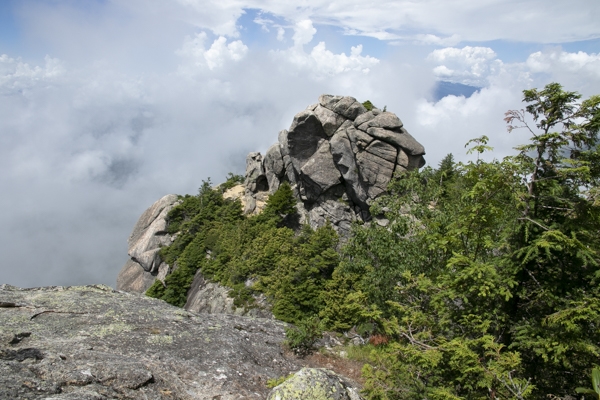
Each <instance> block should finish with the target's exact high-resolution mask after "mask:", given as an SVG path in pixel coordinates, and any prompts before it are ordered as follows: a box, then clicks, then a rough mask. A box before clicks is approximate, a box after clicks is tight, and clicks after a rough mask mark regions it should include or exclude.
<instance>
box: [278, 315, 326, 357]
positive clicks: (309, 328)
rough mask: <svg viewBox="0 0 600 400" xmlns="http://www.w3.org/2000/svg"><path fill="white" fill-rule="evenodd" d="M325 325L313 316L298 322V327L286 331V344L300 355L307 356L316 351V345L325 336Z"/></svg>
mask: <svg viewBox="0 0 600 400" xmlns="http://www.w3.org/2000/svg"><path fill="white" fill-rule="evenodd" d="M323 330H324V324H323V322H322V321H321V320H320V319H319V318H318V317H317V316H312V317H308V318H306V319H303V320H300V321H298V322H297V324H296V326H293V327H291V328H286V329H285V336H286V337H287V341H286V344H287V345H288V346H289V347H290V348H291V349H292V350H294V352H295V353H296V354H298V355H301V356H305V355H307V354H310V353H311V352H312V351H313V350H314V345H315V343H316V341H317V340H319V339H320V338H321V337H322V335H323Z"/></svg>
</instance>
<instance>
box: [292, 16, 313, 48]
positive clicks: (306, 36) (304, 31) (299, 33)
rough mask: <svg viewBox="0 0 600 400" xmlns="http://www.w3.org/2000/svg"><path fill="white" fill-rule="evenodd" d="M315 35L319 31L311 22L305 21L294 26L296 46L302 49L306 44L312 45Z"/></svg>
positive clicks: (293, 38)
mask: <svg viewBox="0 0 600 400" xmlns="http://www.w3.org/2000/svg"><path fill="white" fill-rule="evenodd" d="M315 33H317V30H316V29H315V28H314V27H313V24H312V21H311V20H309V19H305V20H302V21H298V22H296V25H295V26H294V36H293V37H292V40H293V41H294V46H296V47H302V46H304V45H305V44H308V43H310V41H311V40H312V38H313V36H314V35H315Z"/></svg>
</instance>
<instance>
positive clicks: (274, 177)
mask: <svg viewBox="0 0 600 400" xmlns="http://www.w3.org/2000/svg"><path fill="white" fill-rule="evenodd" d="M263 166H264V170H265V175H266V177H267V183H268V185H269V192H271V193H275V191H276V190H277V189H279V184H280V183H281V178H282V177H283V176H284V173H285V166H284V164H283V156H282V155H281V147H280V146H279V144H278V143H276V144H274V145H272V146H271V147H269V150H267V152H266V154H265V158H264V160H263Z"/></svg>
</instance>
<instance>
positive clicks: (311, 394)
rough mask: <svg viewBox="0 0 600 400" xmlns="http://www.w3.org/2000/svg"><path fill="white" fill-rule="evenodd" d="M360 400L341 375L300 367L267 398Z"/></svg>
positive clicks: (354, 389) (288, 399) (320, 369)
mask: <svg viewBox="0 0 600 400" xmlns="http://www.w3.org/2000/svg"><path fill="white" fill-rule="evenodd" d="M305 399H319V400H361V399H362V397H360V396H359V394H358V390H357V389H356V388H355V387H353V386H352V385H351V383H350V382H348V381H347V380H346V379H344V378H343V377H341V376H339V375H337V374H336V373H335V372H333V371H330V370H328V369H323V368H302V369H301V370H300V371H298V372H296V373H295V374H294V376H292V377H291V378H289V379H287V380H286V381H285V382H283V383H282V384H281V385H279V386H276V387H274V388H273V390H272V391H271V392H270V393H269V396H268V397H267V400H305Z"/></svg>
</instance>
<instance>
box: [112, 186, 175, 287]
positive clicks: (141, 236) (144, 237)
mask: <svg viewBox="0 0 600 400" xmlns="http://www.w3.org/2000/svg"><path fill="white" fill-rule="evenodd" d="M177 204H178V199H177V195H174V194H168V195H166V196H164V197H163V198H161V199H160V200H158V201H157V202H156V203H154V204H152V205H151V206H150V207H149V208H148V209H147V210H146V211H144V213H143V214H142V215H141V216H140V218H139V219H138V221H137V223H136V224H135V226H134V228H133V231H132V232H131V235H130V236H129V240H128V241H127V244H128V245H129V251H128V254H129V260H128V261H127V263H126V264H125V265H124V266H123V268H122V269H121V271H120V272H119V275H118V276H117V289H119V290H125V291H129V292H137V293H143V292H145V291H146V290H147V289H148V288H149V287H150V286H152V283H154V281H155V280H156V279H157V278H158V279H161V280H164V278H165V276H166V275H167V274H168V273H169V272H170V268H169V266H168V265H167V264H165V263H163V262H161V259H160V255H159V254H158V252H159V251H160V247H161V246H166V245H168V244H170V243H171V239H172V238H171V235H169V234H168V233H167V231H166V228H167V219H166V218H167V214H168V213H169V211H171V209H172V208H173V207H175V206H176V205H177Z"/></svg>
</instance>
